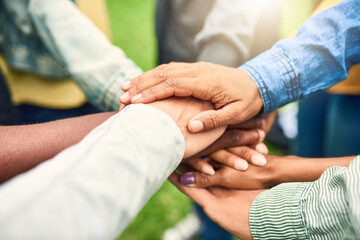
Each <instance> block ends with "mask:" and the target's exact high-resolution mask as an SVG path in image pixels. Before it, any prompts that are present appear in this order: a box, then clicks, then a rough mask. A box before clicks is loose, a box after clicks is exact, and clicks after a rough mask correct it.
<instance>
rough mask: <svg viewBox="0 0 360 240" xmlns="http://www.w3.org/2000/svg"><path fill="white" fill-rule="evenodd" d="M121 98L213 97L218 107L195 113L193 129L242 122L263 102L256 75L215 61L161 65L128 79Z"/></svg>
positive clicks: (137, 100) (126, 100)
mask: <svg viewBox="0 0 360 240" xmlns="http://www.w3.org/2000/svg"><path fill="white" fill-rule="evenodd" d="M122 89H123V91H124V93H123V94H122V95H121V96H120V102H121V103H123V104H129V103H149V102H153V101H156V100H159V99H164V98H168V97H170V96H180V97H184V96H193V97H195V98H198V99H202V100H209V101H211V102H212V103H213V104H214V105H215V109H216V110H209V111H205V112H202V113H199V114H197V115H196V116H194V117H193V118H192V119H191V120H190V122H189V125H188V129H189V131H190V132H193V133H195V132H201V131H204V130H209V129H214V128H217V127H219V126H225V125H231V124H239V123H242V122H244V121H246V120H248V119H250V118H252V117H253V116H255V115H257V114H258V113H259V112H260V110H261V108H262V106H263V102H262V99H261V96H260V92H259V89H258V87H257V85H256V84H255V82H254V81H253V79H252V78H251V77H250V76H249V75H248V74H247V73H246V72H245V71H243V70H241V69H237V68H231V67H226V66H222V65H217V64H212V63H205V62H199V63H170V64H165V65H161V66H159V67H157V68H155V69H153V70H150V71H148V72H146V73H144V74H142V75H140V76H139V77H137V78H135V79H133V80H131V81H129V82H126V83H124V85H123V86H122Z"/></svg>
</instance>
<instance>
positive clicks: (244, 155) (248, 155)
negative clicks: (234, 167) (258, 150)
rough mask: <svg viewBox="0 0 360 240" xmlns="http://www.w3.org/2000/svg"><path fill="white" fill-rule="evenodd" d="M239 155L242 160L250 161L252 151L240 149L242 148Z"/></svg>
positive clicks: (245, 148)
mask: <svg viewBox="0 0 360 240" xmlns="http://www.w3.org/2000/svg"><path fill="white" fill-rule="evenodd" d="M239 155H240V156H241V157H242V158H244V159H246V160H247V161H249V160H250V159H251V155H252V150H251V149H250V148H248V147H242V148H241V149H240V153H239Z"/></svg>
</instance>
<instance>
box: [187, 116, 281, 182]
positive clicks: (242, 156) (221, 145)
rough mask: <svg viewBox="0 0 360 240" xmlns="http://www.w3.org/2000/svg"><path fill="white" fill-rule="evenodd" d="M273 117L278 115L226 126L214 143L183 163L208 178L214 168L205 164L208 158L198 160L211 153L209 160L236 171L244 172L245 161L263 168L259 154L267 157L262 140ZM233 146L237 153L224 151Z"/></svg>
mask: <svg viewBox="0 0 360 240" xmlns="http://www.w3.org/2000/svg"><path fill="white" fill-rule="evenodd" d="M276 115H277V113H276V112H273V113H270V114H268V115H267V116H265V117H254V118H252V119H250V120H248V121H246V122H244V123H241V124H238V125H231V126H229V127H228V129H227V130H226V131H225V133H224V134H223V135H222V136H221V137H220V138H219V139H218V140H217V141H216V142H215V143H213V144H212V145H210V146H209V147H207V148H206V149H204V150H203V151H201V152H200V153H199V154H196V155H195V156H194V157H192V158H190V159H185V160H184V162H186V163H187V164H189V165H190V166H192V167H193V168H194V169H195V170H198V171H200V172H203V173H205V174H209V175H214V174H215V170H214V168H213V166H212V165H211V164H209V163H208V162H209V160H210V158H205V159H202V158H199V157H201V156H205V155H209V154H212V155H211V156H210V157H211V158H212V160H215V161H217V162H219V163H222V164H224V165H226V166H229V167H232V168H234V169H237V170H242V171H244V170H246V169H247V168H248V162H250V163H252V164H254V165H257V166H264V165H265V164H266V159H265V157H264V156H263V155H262V154H267V153H268V149H267V147H266V145H265V144H264V143H262V141H263V140H264V139H265V135H266V133H267V132H269V130H270V129H271V126H272V125H273V123H274V121H275V118H276ZM236 146H240V147H238V148H237V151H236V152H237V153H236V154H234V153H232V152H231V151H228V150H226V148H229V147H236ZM220 149H222V150H220ZM217 150H219V151H217ZM254 150H256V151H254ZM215 152H216V153H215Z"/></svg>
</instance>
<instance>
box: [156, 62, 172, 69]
mask: <svg viewBox="0 0 360 240" xmlns="http://www.w3.org/2000/svg"><path fill="white" fill-rule="evenodd" d="M169 65H170V64H166V63H165V64H161V65H159V66H158V67H156V69H157V70H165V69H167V68H168V67H169Z"/></svg>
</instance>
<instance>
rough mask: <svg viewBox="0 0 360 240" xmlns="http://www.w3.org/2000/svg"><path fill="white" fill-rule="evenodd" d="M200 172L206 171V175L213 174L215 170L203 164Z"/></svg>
mask: <svg viewBox="0 0 360 240" xmlns="http://www.w3.org/2000/svg"><path fill="white" fill-rule="evenodd" d="M202 172H203V173H206V174H208V175H214V174H215V170H214V169H213V168H212V167H209V166H203V168H202Z"/></svg>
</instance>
